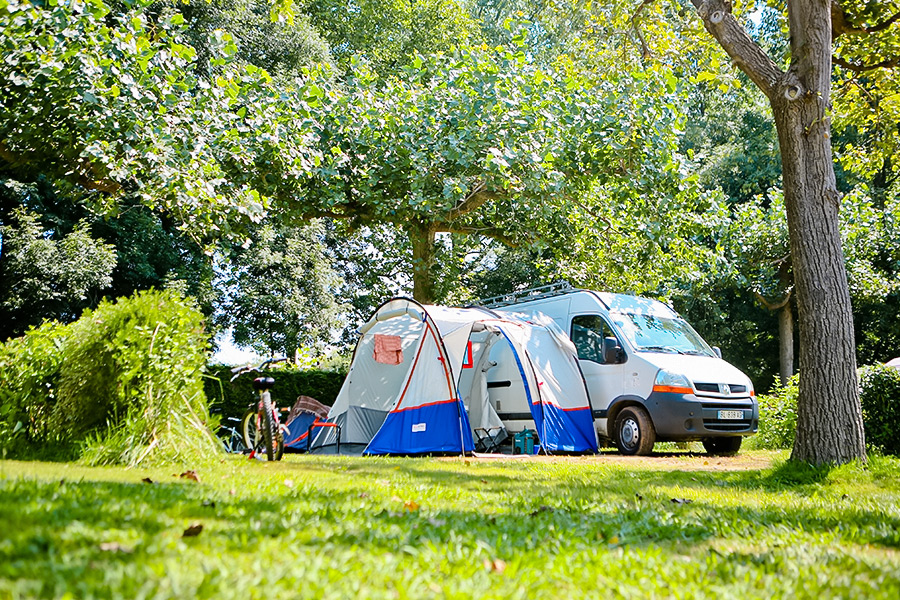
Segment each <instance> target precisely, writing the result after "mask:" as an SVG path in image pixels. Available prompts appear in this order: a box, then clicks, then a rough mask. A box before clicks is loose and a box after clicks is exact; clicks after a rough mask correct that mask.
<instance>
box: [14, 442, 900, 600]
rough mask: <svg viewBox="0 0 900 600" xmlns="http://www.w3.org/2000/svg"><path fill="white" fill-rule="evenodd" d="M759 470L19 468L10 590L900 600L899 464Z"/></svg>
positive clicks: (402, 465) (362, 465) (448, 464)
mask: <svg viewBox="0 0 900 600" xmlns="http://www.w3.org/2000/svg"><path fill="white" fill-rule="evenodd" d="M743 455H744V453H742V456H743ZM743 458H744V459H752V462H751V464H752V467H751V468H745V469H742V470H731V469H734V468H737V469H739V467H740V464H741V463H740V462H738V463H735V462H734V461H733V460H732V459H728V460H722V461H719V460H716V461H708V460H707V457H706V456H700V457H694V458H691V457H686V456H684V455H682V456H679V457H677V458H676V457H672V458H670V459H668V461H666V459H659V458H654V459H652V460H653V461H665V463H666V464H665V465H664V464H656V463H654V464H652V465H650V464H646V463H643V462H639V461H634V460H629V461H626V462H622V461H616V460H608V459H607V458H606V457H600V458H598V459H596V460H592V459H587V460H585V459H577V460H559V461H554V462H547V461H542V460H537V459H535V460H516V461H496V460H490V461H480V460H477V459H471V460H466V461H462V460H449V461H448V460H435V459H427V458H417V459H402V458H378V459H372V458H359V457H333V456H322V455H311V456H307V455H288V456H287V457H286V459H285V460H284V461H283V462H281V463H262V464H261V463H259V462H258V461H248V460H247V459H246V458H245V457H225V460H223V461H222V462H221V463H220V462H218V461H216V462H215V463H212V464H209V465H203V466H201V467H199V468H197V469H196V473H197V475H198V477H199V481H191V480H188V479H179V478H173V477H172V475H173V473H174V471H173V469H171V468H158V469H148V468H138V469H122V468H106V469H88V468H84V467H80V466H78V465H48V464H44V463H30V464H21V463H10V462H5V463H0V506H2V507H3V509H2V511H0V528H2V530H3V531H4V538H3V543H0V596H4V597H12V598H17V597H28V598H54V597H61V596H63V595H64V594H65V593H67V592H68V593H70V594H71V595H72V596H74V597H78V598H93V597H116V598H136V597H140V596H141V594H142V592H145V591H146V590H147V589H151V588H152V590H153V596H154V597H155V598H159V599H160V600H162V599H167V598H186V597H190V598H201V599H203V598H226V597H227V598H257V597H260V596H261V595H266V596H268V597H273V598H299V599H305V598H309V599H313V598H315V599H321V600H336V599H342V598H379V599H380V598H388V597H392V596H397V597H400V598H422V599H439V598H514V599H525V598H560V597H565V598H572V599H577V600H582V599H588V598H597V597H598V595H600V596H604V597H614V598H624V597H637V598H669V597H673V596H677V597H689V598H726V597H727V598H745V599H755V598H765V599H770V598H788V597H791V598H794V597H796V598H809V597H822V598H836V597H840V598H867V599H873V600H882V599H884V600H893V599H894V598H896V597H897V596H898V594H900V581H898V577H897V572H898V560H897V556H896V553H897V548H898V545H900V535H898V532H897V527H896V525H897V522H898V519H900V508H898V506H900V504H898V497H900V475H898V474H900V461H898V460H897V459H892V458H884V457H872V458H871V459H870V461H869V464H868V465H867V467H865V468H864V467H862V466H860V465H858V464H852V465H848V466H845V467H841V468H838V469H822V468H809V467H802V466H797V465H793V464H791V465H787V466H786V465H783V464H780V463H777V462H776V464H775V465H773V466H771V467H769V466H768V465H769V464H770V463H771V462H772V460H773V458H774V455H773V453H769V452H766V453H762V452H756V453H750V454H748V455H747V456H743ZM734 460H737V461H740V460H741V457H737V458H736V459H734ZM704 462H709V463H713V462H715V463H720V462H721V463H723V464H721V465H714V464H709V465H705V466H704V464H703V463H704ZM726 464H727V466H728V467H729V470H725V467H724V465H726ZM757 465H759V466H761V467H762V468H760V467H758V466H757ZM667 466H668V467H670V468H669V469H667V468H666V467H667ZM142 480H145V481H148V480H149V482H150V483H146V482H143V483H142ZM200 526H202V531H200V532H199V535H195V536H193V537H187V536H185V534H184V532H185V530H187V529H188V528H189V527H190V528H192V530H193V531H194V532H197V530H198V529H200ZM188 557H189V558H188ZM262 587H264V588H265V594H261V593H260V592H261V589H262Z"/></svg>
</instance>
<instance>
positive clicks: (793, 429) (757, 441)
mask: <svg viewBox="0 0 900 600" xmlns="http://www.w3.org/2000/svg"><path fill="white" fill-rule="evenodd" d="M798 383H799V376H798V375H795V376H794V377H792V378H791V380H790V381H789V382H788V384H787V385H786V386H779V387H776V388H775V389H774V390H773V391H772V392H771V393H769V394H760V395H759V396H758V397H757V401H758V402H759V432H758V433H757V434H756V435H755V436H753V437H751V438H750V439H748V440H747V441H748V442H749V444H748V445H749V446H750V447H752V448H765V449H768V450H779V449H787V448H791V447H792V446H793V445H794V436H795V435H796V433H797V394H798V387H797V386H798Z"/></svg>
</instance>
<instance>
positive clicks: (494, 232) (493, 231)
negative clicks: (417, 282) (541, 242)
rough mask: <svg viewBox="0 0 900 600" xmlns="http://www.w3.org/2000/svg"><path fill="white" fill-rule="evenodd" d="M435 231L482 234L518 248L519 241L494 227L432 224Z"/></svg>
mask: <svg viewBox="0 0 900 600" xmlns="http://www.w3.org/2000/svg"><path fill="white" fill-rule="evenodd" d="M434 231H435V233H457V234H459V235H483V236H485V237H489V238H491V239H495V240H497V241H498V242H500V243H501V244H504V245H506V246H509V247H510V248H518V247H519V242H518V241H517V240H515V239H513V238H511V237H510V236H508V235H507V234H506V233H505V232H503V231H501V230H499V229H497V228H495V227H476V226H474V225H447V224H444V223H440V224H436V225H435V226H434Z"/></svg>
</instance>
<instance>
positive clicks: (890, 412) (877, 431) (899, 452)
mask: <svg viewBox="0 0 900 600" xmlns="http://www.w3.org/2000/svg"><path fill="white" fill-rule="evenodd" d="M859 399H860V401H861V402H862V410H863V424H864V425H865V428H866V444H868V445H869V446H873V447H875V448H877V449H878V450H881V451H882V452H884V453H885V454H893V455H895V456H900V412H898V409H900V371H898V370H897V369H892V368H890V367H885V366H884V365H873V366H868V367H862V368H861V369H860V370H859Z"/></svg>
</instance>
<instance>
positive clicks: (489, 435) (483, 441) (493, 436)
mask: <svg viewBox="0 0 900 600" xmlns="http://www.w3.org/2000/svg"><path fill="white" fill-rule="evenodd" d="M472 431H473V432H474V433H475V437H477V438H478V439H477V440H475V449H476V450H477V451H479V452H487V453H491V452H497V451H498V450H500V444H502V443H503V440H505V439H506V437H507V436H506V429H505V428H503V427H476V428H475V429H473V430H472Z"/></svg>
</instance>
